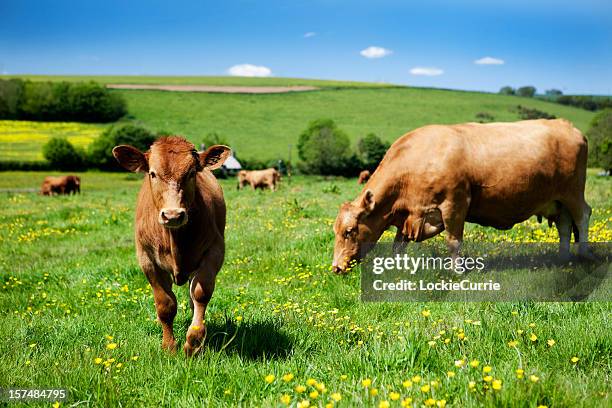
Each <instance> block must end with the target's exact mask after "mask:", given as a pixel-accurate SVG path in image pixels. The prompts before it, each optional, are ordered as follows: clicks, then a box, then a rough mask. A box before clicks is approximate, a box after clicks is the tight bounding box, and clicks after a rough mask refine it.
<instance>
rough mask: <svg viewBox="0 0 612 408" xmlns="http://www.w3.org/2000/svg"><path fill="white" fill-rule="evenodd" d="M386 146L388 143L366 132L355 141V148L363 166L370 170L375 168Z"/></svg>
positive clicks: (385, 151) (387, 146)
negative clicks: (365, 134)
mask: <svg viewBox="0 0 612 408" xmlns="http://www.w3.org/2000/svg"><path fill="white" fill-rule="evenodd" d="M388 148H389V144H387V143H385V142H383V141H382V140H381V139H380V138H379V137H378V136H376V135H375V134H374V133H370V134H368V135H367V136H365V137H364V138H361V139H359V142H357V150H358V151H359V155H360V159H361V162H362V163H363V167H365V168H366V169H368V170H370V171H374V170H376V167H378V164H379V163H380V161H381V160H382V158H383V156H384V155H385V153H387V149H388Z"/></svg>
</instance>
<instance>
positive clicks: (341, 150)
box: [297, 119, 361, 175]
mask: <svg viewBox="0 0 612 408" xmlns="http://www.w3.org/2000/svg"><path fill="white" fill-rule="evenodd" d="M297 147H298V154H299V156H300V159H302V161H303V162H302V163H301V164H300V170H301V171H303V172H305V173H310V174H322V175H354V174H355V173H356V172H357V171H358V170H359V168H360V167H361V163H360V160H359V158H358V157H357V156H356V155H355V154H354V153H351V151H350V141H349V138H348V136H347V135H346V133H344V132H343V131H342V130H341V129H339V128H338V127H337V126H336V124H335V123H334V121H333V120H331V119H317V120H314V121H312V122H310V124H309V125H308V128H307V129H306V130H304V132H302V134H301V135H300V137H299V140H298V145H297Z"/></svg>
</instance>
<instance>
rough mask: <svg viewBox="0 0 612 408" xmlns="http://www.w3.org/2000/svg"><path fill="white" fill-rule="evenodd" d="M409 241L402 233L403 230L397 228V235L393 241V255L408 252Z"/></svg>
mask: <svg viewBox="0 0 612 408" xmlns="http://www.w3.org/2000/svg"><path fill="white" fill-rule="evenodd" d="M407 244H408V241H407V240H406V236H405V235H404V233H403V232H402V229H401V228H399V227H398V228H397V232H396V233H395V239H394V240H393V253H394V254H400V253H403V252H404V251H405V250H406V245H407Z"/></svg>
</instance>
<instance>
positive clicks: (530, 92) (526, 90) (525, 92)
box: [516, 86, 536, 98]
mask: <svg viewBox="0 0 612 408" xmlns="http://www.w3.org/2000/svg"><path fill="white" fill-rule="evenodd" d="M535 93H536V89H535V87H533V86H521V87H520V88H519V89H517V90H516V94H517V95H518V96H524V97H526V98H531V97H533V96H534V95H535Z"/></svg>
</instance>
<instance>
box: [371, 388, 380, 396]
mask: <svg viewBox="0 0 612 408" xmlns="http://www.w3.org/2000/svg"><path fill="white" fill-rule="evenodd" d="M370 395H371V396H373V397H375V396H377V395H378V388H372V389H371V390H370Z"/></svg>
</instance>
